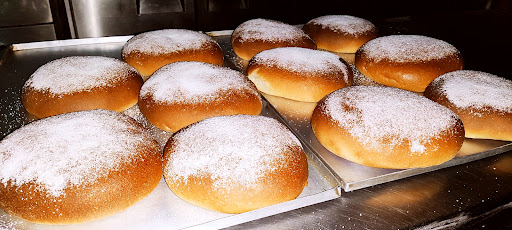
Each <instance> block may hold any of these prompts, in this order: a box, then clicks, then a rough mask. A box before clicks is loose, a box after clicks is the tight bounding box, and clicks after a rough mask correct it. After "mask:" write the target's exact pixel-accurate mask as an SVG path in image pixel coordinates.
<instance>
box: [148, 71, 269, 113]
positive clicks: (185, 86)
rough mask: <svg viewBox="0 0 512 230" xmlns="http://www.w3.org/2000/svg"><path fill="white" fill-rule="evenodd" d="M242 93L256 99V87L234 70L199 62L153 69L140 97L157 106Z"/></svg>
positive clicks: (257, 94) (214, 98) (202, 100)
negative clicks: (147, 98)
mask: <svg viewBox="0 0 512 230" xmlns="http://www.w3.org/2000/svg"><path fill="white" fill-rule="evenodd" d="M242 90H243V91H245V92H249V93H250V94H253V95H255V96H257V97H260V96H259V93H258V91H257V89H256V87H255V86H254V85H253V84H252V83H251V82H250V81H249V80H248V79H247V77H245V76H244V75H243V74H242V73H240V72H238V71H236V70H232V69H229V68H227V67H221V66H217V65H213V64H208V63H203V62H176V63H172V64H169V65H166V66H164V67H162V68H161V69H159V70H157V71H156V72H155V73H154V74H153V75H152V76H151V78H149V79H148V81H146V82H145V83H144V85H143V86H142V88H141V91H140V97H141V98H146V97H150V96H151V97H152V98H153V100H155V101H157V102H161V103H176V102H183V103H195V102H209V101H213V100H216V99H218V98H219V97H223V96H226V95H227V94H229V92H230V91H231V92H232V91H242Z"/></svg>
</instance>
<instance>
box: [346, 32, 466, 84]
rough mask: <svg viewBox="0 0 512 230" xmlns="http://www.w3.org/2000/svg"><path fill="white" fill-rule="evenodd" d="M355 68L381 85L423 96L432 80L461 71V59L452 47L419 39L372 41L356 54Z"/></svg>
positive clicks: (417, 37)
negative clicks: (421, 93)
mask: <svg viewBox="0 0 512 230" xmlns="http://www.w3.org/2000/svg"><path fill="white" fill-rule="evenodd" d="M355 64H356V66H357V68H358V69H359V71H361V73H362V74H364V75H365V76H367V77H369V78H371V79H372V80H374V81H376V82H378V83H380V84H383V85H387V86H392V87H396V88H400V89H405V90H409V91H414V92H424V91H425V88H426V87H427V85H428V84H430V82H432V81H433V80H434V79H435V78H437V77H439V76H440V75H442V74H445V73H447V72H451V71H454V70H460V69H462V68H463V60H462V55H461V54H460V52H459V51H458V50H457V49H456V48H455V47H454V46H452V45H451V44H449V43H447V42H445V41H441V40H438V39H435V38H431V37H426V36H420V35H390V36H385V37H379V38H376V39H373V40H371V41H369V42H367V43H366V44H364V45H363V46H361V48H359V50H358V51H357V52H356V59H355Z"/></svg>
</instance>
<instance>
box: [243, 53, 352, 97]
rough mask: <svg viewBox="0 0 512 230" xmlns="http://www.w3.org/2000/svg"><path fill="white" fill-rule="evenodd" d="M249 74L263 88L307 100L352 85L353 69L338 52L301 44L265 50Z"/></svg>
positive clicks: (250, 64)
mask: <svg viewBox="0 0 512 230" xmlns="http://www.w3.org/2000/svg"><path fill="white" fill-rule="evenodd" d="M247 76H248V77H249V79H251V81H252V82H254V84H256V87H257V88H258V89H259V90H260V91H261V92H264V93H266V94H270V95H274V96H279V97H284V98H288V99H293V100H297V101H306V102H317V101H319V100H320V99H322V98H323V97H324V96H325V95H327V94H329V93H331V92H332V91H335V90H337V89H340V88H343V87H347V86H350V85H352V71H351V69H350V67H349V66H348V64H346V63H345V62H344V61H343V60H342V59H341V58H340V57H338V55H336V54H333V53H330V52H327V51H320V50H312V49H306V48H300V47H283V48H275V49H270V50H265V51H261V52H260V53H258V54H256V56H254V57H253V58H252V59H251V61H250V62H249V65H248V66H247Z"/></svg>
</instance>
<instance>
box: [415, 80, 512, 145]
mask: <svg viewBox="0 0 512 230" xmlns="http://www.w3.org/2000/svg"><path fill="white" fill-rule="evenodd" d="M425 96H426V97H427V98H429V99H431V100H433V101H435V102H437V103H439V104H441V105H444V106H446V107H448V108H449V109H451V110H452V111H453V112H455V113H456V114H457V115H459V117H460V119H461V120H462V122H463V123H464V128H465V129H466V137H469V138H480V139H496V140H505V141H512V81H510V80H507V79H504V78H501V77H498V76H496V75H492V74H489V73H484V72H480V71H472V70H459V71H454V72H450V73H446V74H444V75H442V76H440V77H438V78H437V79H435V80H434V81H433V82H432V83H431V84H430V85H429V86H428V87H427V89H426V90H425Z"/></svg>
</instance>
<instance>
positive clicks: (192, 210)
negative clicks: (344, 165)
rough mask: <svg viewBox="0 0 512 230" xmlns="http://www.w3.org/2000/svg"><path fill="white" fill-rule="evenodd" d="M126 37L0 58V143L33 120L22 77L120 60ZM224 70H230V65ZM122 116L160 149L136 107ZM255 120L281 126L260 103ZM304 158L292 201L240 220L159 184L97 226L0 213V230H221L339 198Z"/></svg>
mask: <svg viewBox="0 0 512 230" xmlns="http://www.w3.org/2000/svg"><path fill="white" fill-rule="evenodd" d="M129 38H131V36H118V37H105V38H87V39H74V40H61V41H49V42H35V43H25V44H15V45H12V46H10V47H9V48H8V49H7V51H6V52H5V53H4V54H3V55H2V56H1V57H0V95H1V97H0V112H1V113H0V114H1V115H0V140H1V139H3V138H4V137H5V136H6V135H8V134H9V133H11V132H12V131H14V130H15V129H17V128H19V127H21V126H22V125H24V124H27V123H29V122H31V121H33V120H34V117H32V116H31V115H30V114H28V113H27V112H26V110H25V108H24V107H23V105H22V103H21V99H20V98H21V88H22V87H23V84H24V82H25V81H26V79H28V77H29V76H30V75H31V74H32V73H33V72H34V71H35V70H36V69H37V68H39V67H40V66H41V65H43V64H45V63H47V62H49V61H51V60H54V59H57V58H61V57H65V56H73V55H92V56H107V57H114V58H118V59H121V49H122V47H123V45H124V44H125V42H126V41H127V40H128V39H129ZM226 65H228V66H233V64H232V63H231V62H230V60H229V59H228V60H226ZM125 114H127V115H130V116H132V117H134V118H135V119H136V120H138V121H139V122H141V124H142V125H143V126H145V127H146V128H147V129H148V130H149V132H150V133H151V134H153V135H154V136H155V138H156V139H157V141H158V142H159V143H160V144H162V145H163V144H164V143H165V142H166V141H167V139H168V138H169V136H170V133H167V132H164V131H162V130H159V129H157V128H155V127H154V126H152V125H151V124H150V123H149V122H147V120H145V119H144V117H143V116H142V115H141V114H140V111H139V110H138V108H137V107H136V106H134V107H132V108H130V109H128V110H127V111H125ZM261 115H263V116H267V117H273V118H276V119H277V120H279V121H281V122H283V123H284V124H285V125H288V124H286V122H285V121H284V120H283V119H282V116H280V115H279V114H277V112H276V111H275V110H274V108H273V107H272V106H270V105H269V104H268V103H267V102H266V101H264V107H263V110H262V113H261ZM303 146H304V149H305V151H306V154H307V156H308V166H309V178H308V186H307V187H306V188H305V189H304V190H303V192H302V193H301V195H300V196H299V197H298V198H297V199H295V200H292V201H288V202H284V203H281V204H277V205H273V206H269V207H265V208H261V209H258V210H254V211H250V212H246V213H242V214H225V213H219V212H215V211H210V210H206V209H203V208H200V207H197V206H194V205H192V204H189V203H187V202H185V201H183V200H181V199H180V198H178V197H177V196H176V195H174V194H173V193H172V191H171V190H170V189H169V188H168V187H167V185H166V183H165V181H164V180H163V179H162V180H161V181H160V183H159V185H158V186H157V188H156V189H155V190H154V191H153V192H152V193H151V194H150V195H149V196H148V197H146V198H144V199H143V200H142V201H140V202H138V203H136V204H135V205H133V206H132V207H130V208H128V209H127V210H125V211H123V212H120V213H118V214H115V215H113V216H110V217H106V218H103V219H100V220H96V221H92V222H87V223H83V224H74V225H44V224H35V223H30V222H27V221H25V220H22V219H19V218H16V217H13V216H10V215H8V214H6V213H5V212H4V211H3V210H0V229H4V228H6V229H189V228H190V229H205V228H206V229H212V228H215V229H217V228H223V227H228V226H233V225H237V224H240V223H244V222H248V221H251V220H255V219H259V218H263V217H266V216H270V215H275V214H278V213H282V212H286V211H289V210H293V209H297V208H301V207H305V206H308V205H312V204H316V203H320V202H324V201H327V200H332V199H335V198H337V197H339V196H340V194H341V189H340V184H341V182H340V181H338V178H337V177H336V176H334V175H333V173H332V172H331V171H330V169H329V168H328V166H326V165H325V164H324V162H323V161H322V160H321V159H320V158H319V157H317V155H315V154H314V153H313V151H311V150H310V149H309V147H308V146H307V145H305V144H304V143H303Z"/></svg>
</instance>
